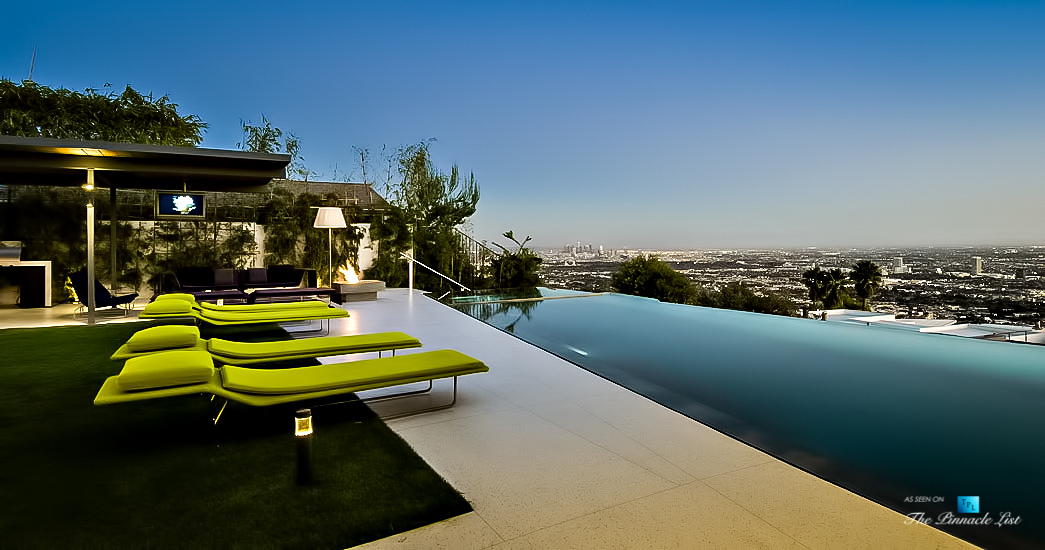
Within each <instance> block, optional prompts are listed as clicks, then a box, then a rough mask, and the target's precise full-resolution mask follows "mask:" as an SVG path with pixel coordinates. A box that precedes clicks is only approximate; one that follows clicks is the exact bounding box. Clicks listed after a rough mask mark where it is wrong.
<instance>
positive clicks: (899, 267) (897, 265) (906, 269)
mask: <svg viewBox="0 0 1045 550" xmlns="http://www.w3.org/2000/svg"><path fill="white" fill-rule="evenodd" d="M892 272H893V273H910V272H911V266H909V265H904V264H903V257H902V256H901V257H899V258H893V268H892Z"/></svg>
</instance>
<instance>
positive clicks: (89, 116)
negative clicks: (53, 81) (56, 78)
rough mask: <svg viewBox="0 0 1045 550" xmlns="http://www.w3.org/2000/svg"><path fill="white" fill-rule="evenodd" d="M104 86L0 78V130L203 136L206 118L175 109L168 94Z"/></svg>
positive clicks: (129, 139)
mask: <svg viewBox="0 0 1045 550" xmlns="http://www.w3.org/2000/svg"><path fill="white" fill-rule="evenodd" d="M103 88H104V89H107V90H108V93H99V92H98V90H95V89H90V88H88V89H87V90H85V91H84V92H75V91H71V90H66V89H64V88H58V89H52V88H49V87H47V86H43V85H40V84H37V83H36V82H33V81H31V80H24V81H22V83H21V84H15V83H14V82H11V81H9V80H0V134H3V135H9V136H25V137H44V138H58V139H84V140H99V141H111V142H117V143H149V144H155V145H178V146H184V147H193V146H197V145H199V144H200V142H201V141H203V132H204V131H205V130H206V128H207V125H206V123H204V122H203V121H202V120H201V119H200V117H198V116H196V115H180V114H178V105H177V104H176V103H172V102H171V101H170V98H168V97H167V96H162V97H160V98H158V99H154V98H153V96H152V94H149V95H143V94H141V93H139V92H138V91H136V90H134V89H133V88H131V87H130V86H127V87H126V88H125V89H124V90H123V92H122V93H120V94H117V93H116V92H115V91H113V90H111V85H110V84H106V85H105V86H103Z"/></svg>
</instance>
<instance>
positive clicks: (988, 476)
mask: <svg viewBox="0 0 1045 550" xmlns="http://www.w3.org/2000/svg"><path fill="white" fill-rule="evenodd" d="M577 294H578V293H571V292H565V293H564V292H562V291H549V290H547V289H541V291H540V295H541V296H542V297H539V298H533V296H534V294H531V297H530V298H529V299H526V300H524V301H500V302H491V301H479V302H472V303H458V304H456V305H454V307H456V308H458V309H460V310H461V311H464V312H466V313H468V314H470V315H472V316H474V317H477V318H479V319H481V320H483V321H485V322H487V323H489V324H491V325H493V326H495V327H498V328H501V329H502V330H506V331H508V332H510V333H512V334H514V335H515V336H517V337H519V338H521V339H523V340H525V341H527V342H530V343H532V344H534V345H536V346H539V347H541V348H543V349H545V350H547V351H549V352H551V353H554V354H556V355H558V356H560V357H562V358H564V359H567V360H569V361H571V362H573V363H575V364H577V365H579V366H581V367H583V368H585V369H587V370H590V371H592V372H594V373H596V374H599V375H601V376H603V377H605V378H607V379H610V380H612V381H614V382H616V383H618V384H621V385H622V386H625V387H627V388H629V389H631V390H633V391H635V392H638V393H640V394H642V395H645V396H646V397H648V398H650V399H652V400H654V401H656V402H658V403H661V404H663V405H665V406H667V407H670V408H672V409H674V410H676V411H679V412H681V413H683V414H685V415H687V416H689V417H691V418H693V419H696V420H698V421H700V422H703V423H704V424H707V425H709V426H711V427H713V428H715V429H717V430H719V431H722V432H724V433H726V434H729V435H731V436H733V437H735V438H737V439H739V440H741V441H744V442H746V443H748V444H750V445H752V446H754V447H757V448H759V449H762V450H763V451H766V452H768V453H770V454H772V455H774V456H776V457H778V458H781V459H782V460H785V461H787V462H789V463H791V464H794V465H796V466H798V467H801V468H803V469H805V470H807V471H809V472H812V473H813V474H815V475H818V476H820V477H821V478H824V479H826V480H828V481H830V482H832V483H835V484H837V485H840V486H842V487H845V488H847V489H849V490H852V491H854V492H856V493H858V494H860V495H863V496H865V497H867V498H870V499H872V500H875V501H877V502H879V503H881V504H883V505H886V506H888V507H890V508H892V509H894V510H897V511H899V512H901V513H903V514H917V513H919V512H921V513H924V516H922V517H926V518H930V519H931V520H932V525H934V526H936V527H938V528H940V529H942V530H944V531H947V532H950V533H952V534H954V535H956V536H959V537H961V538H963V539H965V540H968V541H970V542H973V543H975V544H980V545H986V546H989V547H1023V546H1026V547H1043V546H1045V499H1043V498H1042V495H1041V494H1040V493H1041V492H1042V490H1043V489H1045V471H1043V470H1045V437H1043V436H1042V434H1041V428H1040V427H1041V424H1042V421H1043V420H1045V347H1040V346H1033V345H1025V344H1017V343H1011V342H992V341H984V340H971V339H965V338H958V337H953V336H943V335H933V334H917V333H907V332H894V331H887V330H878V329H875V328H871V327H862V326H854V325H845V324H840V323H827V322H822V321H814V320H809V319H796V318H787V317H778V316H771V315H761V314H755V313H746V312H739V311H729V310H718V309H709V308H701V307H694V306H681V305H675V304H666V303H661V302H658V301H656V300H650V299H646V298H639V297H634V296H624V295H620V294H602V295H588V296H580V297H578V296H577ZM486 300H490V298H489V297H487V298H486ZM968 496H978V497H979V506H980V508H979V512H978V513H959V509H958V498H959V497H968ZM1006 513H1008V514H1009V516H1008V518H1009V523H1005V521H1004V518H1005V517H1006V516H1005V514H1006ZM941 514H943V516H944V518H943V520H942V521H944V522H945V523H947V522H954V521H957V520H954V519H951V520H948V519H946V518H947V516H948V515H949V516H951V517H952V518H958V519H959V520H965V521H968V520H969V519H970V518H983V517H984V516H985V515H988V516H989V517H990V520H991V521H990V522H989V525H967V524H955V523H947V524H944V525H941V524H940V523H939V520H940V518H941ZM1016 517H1019V523H1018V524H1013V522H1014V521H1015V518H1016ZM981 521H982V520H981ZM997 523H1002V525H997Z"/></svg>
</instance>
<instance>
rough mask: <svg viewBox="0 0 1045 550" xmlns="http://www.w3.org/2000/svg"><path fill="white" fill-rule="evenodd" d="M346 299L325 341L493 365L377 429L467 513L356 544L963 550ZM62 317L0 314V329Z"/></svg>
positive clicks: (486, 333)
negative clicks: (436, 406) (367, 343)
mask: <svg viewBox="0 0 1045 550" xmlns="http://www.w3.org/2000/svg"><path fill="white" fill-rule="evenodd" d="M345 307H346V309H348V310H349V312H350V313H351V317H350V318H348V319H343V320H337V321H335V322H333V323H332V327H331V333H332V334H355V333H366V332H379V331H387V330H398V331H403V332H406V333H408V334H411V335H413V336H416V337H417V338H419V339H420V340H421V341H422V342H423V343H424V348H422V350H428V349H442V348H452V349H457V350H460V351H462V352H464V353H466V354H468V355H471V356H473V357H476V358H478V359H480V360H482V361H484V362H485V363H486V364H487V365H489V367H490V372H488V373H485V374H477V375H469V376H465V377H463V378H461V379H460V383H459V390H458V401H457V404H456V406H455V407H454V408H452V409H449V410H445V411H439V412H433V413H426V414H422V415H417V416H412V417H407V418H403V419H399V420H391V421H389V422H388V424H389V426H391V427H392V429H393V430H395V431H396V432H397V433H398V434H399V435H400V436H401V437H403V439H405V440H406V441H407V442H409V444H410V445H411V446H412V447H413V448H414V449H415V450H416V451H417V452H418V454H420V455H421V456H422V457H423V458H424V459H425V461H427V462H428V464H430V465H431V466H432V468H434V469H435V470H436V471H437V472H439V474H440V475H442V476H443V477H444V478H445V479H446V480H447V481H448V482H449V483H450V484H451V485H452V486H453V487H454V488H456V489H457V490H458V491H460V492H461V493H462V494H463V495H464V497H465V498H466V499H468V501H469V502H470V503H471V504H472V507H473V508H474V510H475V511H474V512H472V513H469V514H465V515H463V516H458V517H456V518H452V519H450V520H447V521H443V522H441V523H437V524H434V525H429V526H427V527H423V528H420V529H417V530H414V531H409V532H406V533H401V534H399V535H395V536H392V537H389V538H386V539H383V540H379V541H375V542H372V543H369V544H366V545H363V546H362V547H361V548H367V549H381V548H397V549H398V548H419V549H432V548H448V549H455V550H457V549H462V550H464V549H470V548H497V549H506V548H534V549H538V548H539V549H549V548H552V549H557V548H569V549H573V548H593V549H594V548H598V549H605V548H658V549H659V548H731V549H732V548H832V549H833V548H974V546H972V545H970V544H968V543H966V542H964V541H961V540H959V539H957V538H954V537H952V536H950V535H948V534H946V533H943V532H942V531H938V530H936V529H933V528H931V527H927V526H924V525H921V524H918V523H916V522H915V523H910V522H909V521H908V518H907V517H905V516H903V515H901V514H899V513H897V512H894V511H892V510H889V509H887V508H885V507H883V506H880V505H878V504H876V503H874V502H871V501H869V500H867V499H864V498H862V497H860V496H857V495H855V494H853V493H851V492H849V491H846V490H844V489H841V488H839V487H837V486H835V485H832V484H830V483H827V482H825V481H823V480H821V479H819V478H816V477H815V476H812V475H810V474H808V473H805V472H803V471H802V470H799V469H797V468H794V467H792V466H790V465H788V464H786V463H784V462H781V461H779V460H776V459H775V458H773V457H771V456H769V455H766V454H765V453H762V452H760V451H758V450H756V449H753V448H752V447H749V446H748V445H745V444H743V443H740V442H738V441H736V440H734V439H732V438H730V437H727V436H725V435H722V434H720V433H719V432H716V431H715V430H713V429H711V428H708V427H707V426H704V425H703V424H701V423H699V422H696V421H694V420H691V419H689V418H686V417H684V416H682V415H680V414H678V413H675V412H673V411H671V410H669V409H667V408H665V407H662V406H660V405H658V404H656V403H654V402H652V401H649V400H648V399H646V398H644V397H642V396H639V395H637V394H635V393H632V392H631V391H629V390H627V389H624V388H622V387H620V386H618V385H616V384H614V383H612V382H609V381H606V380H604V379H602V378H600V377H598V376H596V375H594V374H591V373H589V372H587V371H585V370H584V369H581V368H580V367H577V366H575V365H573V364H571V363H568V362H566V361H564V360H562V359H559V358H558V357H555V356H554V355H551V354H549V353H547V352H545V351H543V350H540V349H538V348H536V347H534V346H531V345H529V344H527V343H525V342H523V341H521V340H518V339H516V338H514V337H513V336H511V335H508V334H505V333H503V332H501V331H499V330H497V329H494V328H492V327H490V326H488V325H486V324H484V323H482V322H480V321H477V320H475V319H472V318H471V317H468V316H466V315H464V314H462V313H459V312H457V311H455V310H453V309H451V308H448V307H446V306H444V305H442V304H440V303H438V302H436V301H434V300H432V299H430V298H428V297H426V296H424V295H422V294H421V293H418V292H413V293H411V292H409V291H407V290H405V289H390V290H387V291H383V292H380V293H379V295H378V300H376V301H371V302H356V303H350V304H346V305H345ZM70 312H71V309H69V306H57V307H55V308H50V309H41V310H11V309H5V310H0V328H7V327H12V326H41V325H54V324H82V322H80V321H75V320H73V319H71V316H70ZM400 353H409V351H403V352H400ZM449 387H450V386H449V382H447V381H443V383H441V384H437V386H436V388H437V390H438V391H437V393H436V395H433V396H431V397H428V396H423V397H421V398H419V399H420V400H426V399H431V400H433V402H435V401H439V400H442V399H447V398H448V396H449ZM413 399H414V401H413V402H409V403H408V402H407V401H408V400H399V401H398V402H389V403H379V404H375V405H374V409H375V410H377V411H378V412H379V413H389V412H392V411H393V410H394V409H392V408H390V407H404V406H406V407H418V406H423V404H419V403H418V398H413Z"/></svg>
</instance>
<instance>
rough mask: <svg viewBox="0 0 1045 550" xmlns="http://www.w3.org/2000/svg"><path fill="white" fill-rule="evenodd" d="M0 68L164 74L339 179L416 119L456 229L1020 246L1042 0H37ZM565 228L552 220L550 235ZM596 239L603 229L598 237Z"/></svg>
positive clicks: (643, 241) (828, 243)
mask: <svg viewBox="0 0 1045 550" xmlns="http://www.w3.org/2000/svg"><path fill="white" fill-rule="evenodd" d="M7 11H8V14H9V16H10V20H11V21H17V22H18V24H17V25H12V28H11V29H10V32H8V33H5V36H4V37H3V38H0V45H2V47H0V77H3V78H7V79H10V80H15V81H18V80H21V79H23V78H26V76H27V75H28V72H29V68H30V64H31V61H32V56H33V51H34V48H36V50H37V57H36V64H35V67H34V69H33V79H34V80H35V81H36V82H38V83H40V84H44V85H47V86H51V87H65V88H69V89H76V90H83V89H85V88H99V89H100V88H102V87H103V85H104V84H106V83H112V85H113V88H114V89H116V90H120V89H122V88H123V86H125V85H131V86H132V87H134V88H135V89H137V90H139V91H142V92H145V93H149V92H152V93H153V94H155V95H157V96H160V95H165V94H166V95H169V96H170V98H171V100H172V101H174V102H175V103H178V104H179V106H180V111H181V112H182V113H192V114H196V115H199V116H200V117H202V118H203V119H204V120H205V121H206V122H207V123H208V124H209V128H208V131H207V133H206V134H205V135H204V142H203V144H202V146H204V147H213V148H222V149H234V148H236V145H237V143H238V142H240V141H241V128H240V124H241V121H249V122H253V123H257V122H260V120H261V116H262V114H264V116H265V117H267V119H268V120H269V121H271V122H272V124H273V125H275V126H278V127H280V128H281V129H283V130H284V131H287V132H292V133H294V134H295V135H297V136H298V137H299V138H300V139H301V141H302V156H303V158H304V162H305V164H306V165H307V166H308V167H309V168H311V169H313V170H315V171H317V172H318V173H319V178H318V179H324V180H331V179H335V177H339V176H343V175H347V176H351V177H352V179H353V180H354V181H358V180H359V179H360V176H361V173H360V170H359V167H358V160H357V158H358V153H357V151H356V149H355V148H366V149H367V150H369V152H370V157H371V159H372V160H373V161H374V162H373V164H372V165H371V166H370V168H369V170H370V172H369V174H368V175H369V176H371V178H374V177H375V176H376V177H380V176H381V174H380V172H381V162H380V160H381V159H380V156H381V148H382V146H383V145H384V146H388V147H390V148H393V149H394V148H395V147H397V146H400V145H409V144H412V143H417V142H420V141H422V140H426V139H428V138H435V139H436V141H435V142H434V143H433V144H432V146H431V152H432V157H433V160H434V161H435V164H436V166H437V167H438V168H439V169H441V170H443V171H446V172H449V170H450V167H451V165H453V164H457V165H459V167H460V168H461V170H462V171H463V172H465V173H468V172H473V173H474V174H475V176H476V179H477V181H478V182H479V185H480V188H481V191H482V198H481V200H480V202H479V208H478V212H477V213H476V215H475V216H474V217H473V218H472V221H471V227H472V230H473V233H474V235H475V237H476V238H478V239H480V240H486V241H491V242H501V243H502V244H506V243H504V242H503V241H504V239H503V238H501V234H502V233H503V232H504V231H507V230H513V231H514V232H515V234H517V235H530V236H532V237H533V241H532V244H533V245H534V246H539V247H556V246H561V243H562V242H564V241H566V242H569V240H576V239H578V238H579V239H581V240H583V241H584V242H585V243H589V242H592V243H596V244H599V243H602V244H605V245H606V246H613V247H615V248H624V247H629V248H647V249H653V248H660V249H701V248H776V247H781V248H804V247H808V246H817V247H821V248H831V247H839V248H865V247H905V246H961V245H974V246H975V245H997V246H1019V245H1031V244H1035V243H1038V242H1041V241H1040V235H1041V234H1042V233H1043V232H1045V216H1041V215H1040V212H1039V210H1040V206H1039V205H1041V204H1043V203H1045V186H1043V185H1041V180H1042V174H1045V155H1043V154H1042V152H1043V151H1042V150H1043V149H1045V133H1043V132H1042V130H1041V129H1042V128H1045V105H1043V104H1042V102H1041V101H1040V98H1041V97H1043V96H1045V94H1043V92H1045V74H1043V73H1042V72H1041V71H1040V67H1041V66H1042V62H1043V61H1045V35H1043V34H1042V33H1041V32H1040V28H1041V27H1042V24H1043V23H1045V6H1043V5H1039V4H1033V3H1021V2H1001V3H989V4H988V3H978V2H966V3H953V2H915V3H909V2H904V3H900V2H896V3H875V4H874V5H868V4H863V3H845V4H837V3H826V2H798V3H792V2H761V1H753V2H698V3H682V2H663V3H657V4H648V3H637V2H636V3H628V2H625V3H614V4H612V5H606V4H604V3H596V2H570V3H565V4H560V3H550V2H536V3H528V4H526V5H519V6H505V5H499V4H497V5H490V4H488V3H478V2H429V3H422V4H414V3H407V2H387V3H380V4H371V3H354V2H350V3H319V4H310V5H309V6H307V7H295V8H288V7H287V6H286V5H285V4H281V3H272V2H253V3H249V4H248V3H202V2H182V3H178V4H176V5H173V6H167V5H162V6H161V5H155V6H153V5H138V4H134V5H130V4H128V5H122V4H103V5H95V6H86V5H83V4H81V3H72V2H58V3H57V4H55V5H53V6H50V7H49V8H48V10H47V12H42V10H41V9H40V8H39V7H35V6H32V5H29V4H22V5H16V6H12V7H9V8H8V10H7ZM567 236H569V237H570V239H565V237H567ZM610 243H619V244H614V245H611V244H610Z"/></svg>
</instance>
